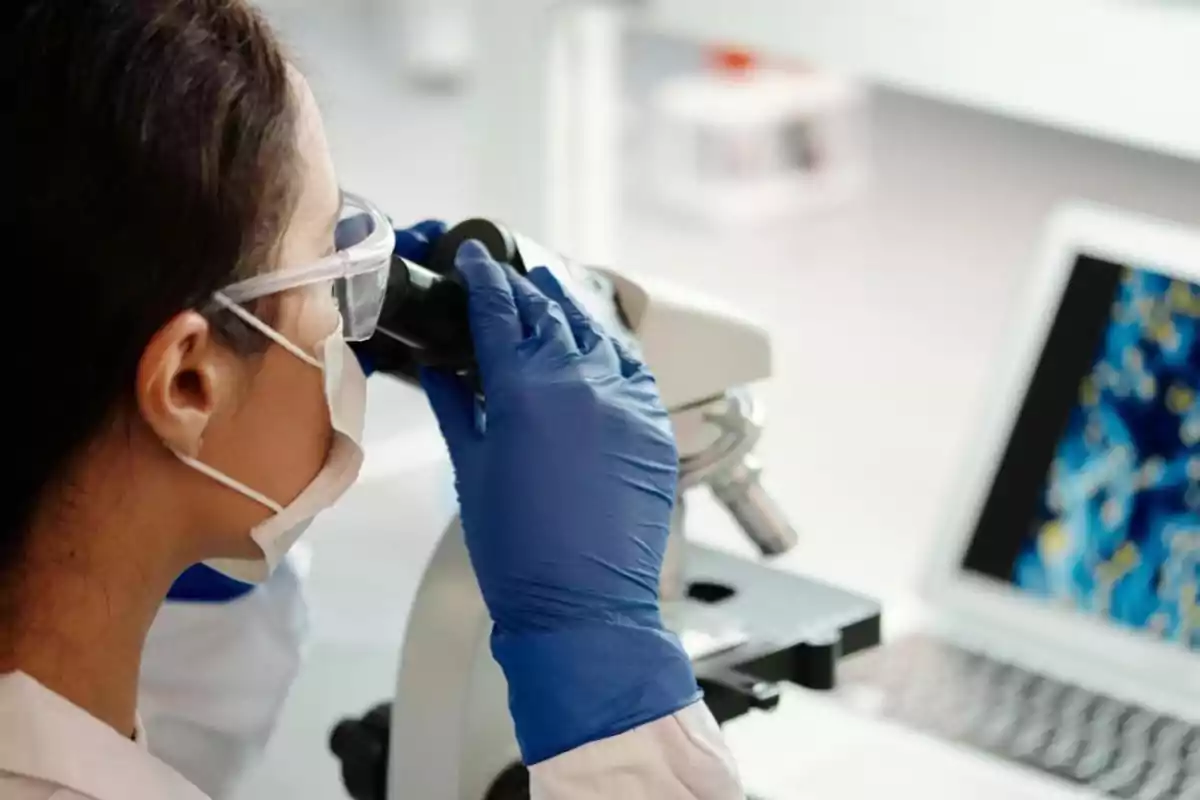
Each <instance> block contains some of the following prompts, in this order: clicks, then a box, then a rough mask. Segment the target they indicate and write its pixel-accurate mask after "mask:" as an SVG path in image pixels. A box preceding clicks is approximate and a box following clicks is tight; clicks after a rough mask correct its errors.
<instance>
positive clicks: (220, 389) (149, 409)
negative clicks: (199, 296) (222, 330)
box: [137, 310, 234, 457]
mask: <svg viewBox="0 0 1200 800" xmlns="http://www.w3.org/2000/svg"><path fill="white" fill-rule="evenodd" d="M230 368H231V364H230V362H229V357H228V354H227V353H225V352H223V350H222V348H221V347H220V346H218V344H217V342H216V340H215V338H214V331H213V329H212V326H211V325H210V324H209V322H208V320H206V319H205V318H204V317H203V316H202V315H201V314H199V313H198V312H196V311H190V310H189V311H183V312H181V313H179V314H177V315H176V316H175V317H173V318H172V319H171V320H170V321H169V322H167V324H166V325H164V326H163V327H162V328H160V329H159V330H158V332H157V333H156V334H154V336H153V338H151V340H150V343H149V344H148V345H147V346H146V349H145V350H144V351H142V357H141V359H140V360H139V361H138V370H137V402H138V410H139V411H140V412H141V415H142V418H143V419H144V420H145V421H146V424H147V425H149V426H150V428H151V429H152V430H153V431H154V432H155V433H156V434H157V435H158V437H159V438H160V439H161V440H162V441H163V443H164V444H166V445H167V446H168V447H170V448H171V449H172V450H175V451H176V452H178V453H180V454H182V455H187V456H193V457H195V456H197V455H198V454H199V453H200V445H201V443H202V442H203V441H204V432H205V430H206V429H207V427H208V425H209V423H210V422H211V421H212V419H213V416H214V415H215V414H216V412H217V409H218V407H219V406H220V403H221V399H222V398H223V397H225V396H227V395H228V394H229V390H230V389H231V386H232V383H233V380H234V376H233V375H231V374H230Z"/></svg>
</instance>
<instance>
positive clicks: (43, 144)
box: [0, 0, 741, 800]
mask: <svg viewBox="0 0 1200 800" xmlns="http://www.w3.org/2000/svg"><path fill="white" fill-rule="evenodd" d="M6 10H8V11H9V13H15V15H16V25H15V35H14V36H13V37H12V41H11V43H10V45H9V47H8V48H6V55H5V57H6V58H7V59H8V63H7V64H6V65H5V66H6V67H7V68H6V69H5V70H4V74H5V75H6V76H7V79H8V81H9V83H10V89H9V91H10V94H11V96H12V97H13V103H12V107H13V108H14V111H13V113H12V115H11V117H10V119H9V121H8V125H7V127H9V128H10V129H11V130H12V131H13V134H14V138H13V139H12V140H11V141H12V144H10V149H9V152H11V153H15V154H17V157H16V158H14V159H13V161H14V162H15V163H13V164H11V165H10V168H9V170H8V172H9V173H10V174H11V177H10V183H9V184H8V186H7V189H8V194H9V196H10V198H11V201H12V202H11V203H10V206H11V207H12V208H13V209H14V212H15V213H13V214H12V217H11V219H12V220H13V222H12V224H11V228H10V231H11V234H10V247H11V248H12V249H13V251H14V252H18V253H26V254H28V256H27V257H25V258H13V259H11V266H10V269H9V280H10V292H11V293H10V297H12V298H13V299H14V300H17V299H20V300H21V301H23V302H24V303H25V304H27V305H26V308H27V309H29V310H27V311H25V312H22V311H14V312H12V313H10V314H9V315H7V317H6V319H7V320H8V322H7V323H6V324H7V325H8V329H7V333H8V335H7V337H6V338H7V340H8V341H9V342H10V343H12V345H13V347H11V348H10V351H11V352H10V359H11V361H10V365H11V367H10V372H9V374H10V376H12V377H13V378H15V379H17V380H16V382H15V384H13V385H12V389H13V391H12V392H11V394H12V395H14V396H13V398H12V399H11V402H13V403H15V404H16V416H15V417H14V419H15V420H18V424H16V425H14V426H11V427H12V428H13V429H14V433H13V434H12V435H13V436H15V438H16V448H15V460H16V463H17V466H16V468H15V469H14V470H12V472H11V477H10V479H9V489H8V490H7V492H6V494H5V499H4V503H3V511H2V514H3V518H2V522H3V525H2V527H0V573H2V575H3V581H2V583H0V796H3V797H4V798H5V800H31V799H32V798H39V800H40V799H42V798H51V797H53V798H55V800H65V799H67V798H93V799H94V800H117V799H118V798H119V800H139V798H146V799H147V800H148V799H149V798H155V799H156V800H158V799H161V798H166V799H168V800H175V799H176V798H180V799H182V798H188V799H189V800H202V798H204V797H205V795H204V794H203V793H202V792H201V791H200V790H199V789H198V788H196V787H195V786H194V785H192V784H190V783H189V782H188V781H187V780H185V779H184V778H183V777H182V776H181V775H180V774H179V773H177V772H175V771H174V770H173V769H171V768H170V767H169V766H167V765H166V764H164V763H163V762H161V761H158V760H156V759H155V758H153V757H152V756H150V755H149V754H148V752H147V751H146V749H145V735H144V733H142V732H141V730H140V726H139V723H138V716H137V697H138V675H139V667H140V663H141V658H142V653H143V649H144V646H145V643H146V638H147V632H148V630H149V629H150V627H151V622H152V621H153V620H154V618H155V614H156V612H157V611H158V609H159V606H160V604H161V602H162V600H163V598H164V596H166V595H167V593H168V590H169V589H170V587H171V586H172V583H173V582H174V581H175V580H176V578H177V577H178V576H179V575H180V574H181V573H183V572H184V571H185V570H186V569H188V568H189V567H190V566H191V565H193V564H196V563H200V562H204V563H207V564H209V565H212V566H213V567H215V568H217V569H219V570H221V571H222V572H224V573H226V574H228V575H230V576H231V577H233V578H236V579H238V580H241V581H245V582H262V581H265V580H267V579H268V578H269V577H270V575H271V574H272V571H273V570H274V569H275V568H276V567H277V566H278V565H279V564H280V563H281V562H282V561H283V559H284V558H285V555H286V552H287V550H288V548H289V547H290V546H291V545H292V544H294V542H295V541H296V539H297V538H298V537H299V535H300V534H301V533H302V531H303V530H304V528H305V527H306V526H307V524H308V523H309V522H310V521H311V519H312V517H313V516H314V515H315V514H317V513H319V512H320V511H321V510H322V509H324V508H326V507H328V506H329V505H330V504H332V503H333V502H334V501H335V500H336V499H337V498H338V496H340V494H341V493H342V492H343V491H344V490H345V489H346V488H347V486H349V485H350V484H351V483H352V482H353V481H354V479H355V476H356V475H357V472H358V468H359V466H360V464H361V461H362V450H361V435H362V421H363V413H364V409H363V404H364V387H363V383H364V375H363V372H362V370H361V368H360V367H359V365H358V364H357V362H356V360H355V359H354V357H353V354H352V353H351V352H350V351H349V349H348V346H347V344H346V342H347V340H351V339H356V338H362V337H368V336H370V335H371V332H372V330H373V326H374V323H375V317H377V315H378V306H379V302H380V300H381V292H382V289H381V287H382V285H383V278H385V277H386V268H387V264H388V263H389V256H390V252H391V248H392V245H393V234H392V231H391V230H390V229H389V227H388V226H387V224H386V219H385V218H384V217H383V215H382V214H381V213H380V212H379V211H378V209H375V208H374V207H373V206H371V205H370V203H368V202H367V201H364V200H361V199H359V198H356V197H354V196H352V195H349V194H346V195H343V194H342V193H341V192H340V191H339V188H338V185H337V181H336V178H335V176H334V171H333V167H332V164H331V162H330V157H329V153H328V148H327V146H326V143H325V139H324V134H323V132H322V126H321V121H320V116H319V114H318V112H317V109H316V105H315V103H314V101H313V98H312V96H311V94H310V92H309V90H308V88H307V86H306V84H305V82H304V80H303V78H302V77H301V76H300V75H299V74H298V73H297V72H296V71H295V70H294V69H293V68H291V67H290V66H288V65H287V63H286V62H285V60H284V58H283V56H282V55H281V52H280V49H279V46H278V45H277V43H276V42H275V40H274V39H273V38H272V36H271V34H270V33H269V31H268V30H267V28H266V26H265V25H264V24H263V22H262V20H261V19H260V18H259V17H258V16H257V15H256V14H255V13H254V12H253V11H252V10H251V9H250V8H249V7H248V6H247V5H246V4H245V3H243V2H239V0H190V1H185V0H125V1H124V2H121V1H120V0H93V1H92V2H87V3H80V2H78V0H23V1H19V2H15V3H11V4H8V6H7V8H6ZM347 213H353V214H367V215H368V216H369V217H370V218H371V220H372V221H373V226H371V228H370V231H369V232H368V233H367V234H366V235H365V237H363V238H361V240H360V241H356V242H351V243H348V246H346V247H344V248H342V249H339V248H338V247H335V242H334V230H335V225H336V223H337V222H338V220H339V218H341V217H342V216H344V215H346V214H347ZM339 244H346V243H339ZM458 268H459V270H460V272H461V273H462V275H463V278H464V280H465V282H466V283H467V286H468V290H469V294H470V315H471V326H472V333H473V336H474V338H475V344H476V351H477V355H478V360H479V367H480V373H481V378H482V384H483V390H484V394H485V395H486V397H487V413H486V416H484V415H483V414H481V409H480V407H479V406H478V404H477V401H476V398H475V395H474V394H473V392H472V391H471V390H470V389H469V388H468V387H467V386H465V385H463V384H462V383H461V382H459V381H458V379H457V378H455V377H454V376H451V375H444V374H438V373H427V374H426V375H425V376H424V382H425V385H426V389H427V391H428V393H429V395H430V401H431V403H432V405H433V408H434V410H435V412H436V414H437V417H438V419H439V423H440V424H441V427H442V432H443V434H444V436H445V438H446V440H447V444H448V447H449V450H450V455H451V460H452V461H453V463H454V466H455V472H456V477H457V488H458V492H459V499H460V505H461V511H462V518H463V521H464V528H465V533H466V539H467V545H468V549H469V551H470V554H471V558H472V563H473V565H474V567H475V570H476V574H477V577H478V579H479V581H480V585H481V588H482V590H483V595H484V599H485V601H486V603H487V605H488V609H489V611H490V613H491V615H492V618H493V621H494V632H493V637H492V648H493V653H494V655H495V657H496V659H497V661H498V662H499V663H500V665H501V667H502V668H503V669H504V672H505V675H506V678H507V680H508V683H509V689H510V706H511V709H512V714H513V718H514V722H515V725H516V730H517V734H518V739H519V741H520V744H521V747H522V752H523V754H524V757H525V760H526V762H527V763H528V764H530V765H531V775H532V781H533V784H534V793H535V796H540V797H546V798H566V797H570V798H595V797H610V796H612V797H616V796H621V797H625V798H635V797H646V798H649V797H654V798H672V797H678V798H683V797H706V798H707V797H711V798H729V797H736V796H740V794H741V793H740V789H739V788H738V785H737V779H736V776H735V774H734V771H733V768H732V766H730V762H729V758H728V755H727V753H726V751H725V750H724V748H723V745H722V744H721V741H720V735H719V733H718V732H717V731H716V729H715V726H714V725H713V724H712V720H711V717H709V716H708V714H707V712H706V711H705V710H704V708H703V705H702V704H700V703H699V702H698V700H699V697H698V692H697V689H696V684H695V679H694V677H693V675H692V673H691V668H690V663H689V661H688V659H687V657H686V655H685V654H684V652H683V650H682V648H681V647H680V645H679V643H678V641H677V640H676V639H675V638H674V637H673V636H671V635H670V634H668V633H666V632H665V631H664V630H663V626H662V622H661V619H660V616H659V611H658V605H657V592H656V589H657V580H658V574H659V570H660V568H661V563H662V552H663V548H664V547H665V540H666V532H667V529H668V525H669V518H670V513H671V506H672V502H673V497H674V489H675V477H676V475H675V472H676V463H675V462H676V453H675V450H674V444H673V440H672V438H671V436H670V430H669V427H668V425H667V421H666V417H665V414H664V412H663V410H662V408H661V406H660V404H659V402H658V397H657V392H656V391H655V387H654V383H653V380H652V378H650V376H649V375H648V374H647V373H646V371H645V369H644V368H643V367H642V366H641V365H640V364H638V363H637V362H636V361H635V360H634V359H632V358H631V357H629V355H628V354H626V353H624V352H622V351H621V350H620V349H619V348H618V347H617V346H616V345H615V344H614V343H613V342H612V341H611V340H610V339H609V338H608V337H607V336H605V335H604V334H603V333H602V332H601V331H599V330H598V329H597V328H596V327H595V326H594V325H593V324H592V323H591V321H590V320H589V319H587V318H586V317H585V316H584V315H583V314H582V313H581V312H580V311H579V310H578V308H577V307H576V306H575V305H574V303H573V302H572V301H571V300H570V299H569V298H568V297H566V296H565V294H564V293H563V292H562V290H561V288H560V287H559V286H558V285H557V284H556V283H555V282H554V280H553V278H551V277H550V276H549V274H548V273H546V272H545V271H544V270H535V272H534V275H533V278H532V279H531V280H525V279H523V278H520V277H518V276H517V275H516V274H515V273H514V272H512V270H511V269H506V268H503V267H502V266H501V265H497V264H495V263H494V262H492V261H491V260H490V259H489V258H488V257H487V254H486V253H485V252H484V251H483V249H482V248H481V247H479V246H477V245H475V244H473V243H471V244H468V245H466V246H464V248H463V250H462V252H460V254H459V259H458ZM14 284H15V285H14ZM32 304H36V306H34V307H35V308H36V311H33V310H32V308H31V307H30V306H31V305H32ZM26 314H28V316H25V315H26ZM18 320H23V321H20V322H19V321H18ZM31 323H32V324H31ZM37 323H41V324H43V325H44V327H43V328H41V329H37V328H35V327H34V326H35V325H36V324H37ZM13 362H15V363H13ZM10 452H12V451H10ZM531 474H536V476H537V481H531V480H529V477H530V475H531ZM419 744H420V743H413V746H418V745H419Z"/></svg>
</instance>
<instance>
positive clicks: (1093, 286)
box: [964, 256, 1200, 652]
mask: <svg viewBox="0 0 1200 800" xmlns="http://www.w3.org/2000/svg"><path fill="white" fill-rule="evenodd" d="M964 567H965V568H966V569H967V570H969V571H972V572H974V573H977V574H982V575H984V576H987V577H989V578H992V579H994V580H997V581H1002V582H1004V583H1006V584H1009V585H1011V586H1012V587H1013V588H1014V589H1015V590H1016V591H1019V592H1022V593H1026V594H1029V595H1032V596H1036V597H1039V598H1044V599H1045V600H1046V601H1047V602H1049V603H1054V604H1059V605H1062V606H1066V607H1068V608H1071V609H1074V610H1077V611H1080V612H1083V613H1087V614H1092V615H1097V616H1100V617H1101V618H1103V619H1105V620H1106V621H1109V622H1112V623H1113V624H1119V625H1124V626H1128V627H1131V628H1135V629H1138V630H1140V631H1143V632H1145V633H1146V634H1147V635H1150V636H1153V637H1155V638H1158V639H1162V640H1165V641H1168V642H1171V643H1173V644H1175V645H1178V646H1180V647H1184V648H1187V649H1189V650H1191V651H1193V652H1196V651H1200V608H1198V605H1197V586H1198V585H1200V285H1197V284H1194V283H1188V282H1185V281H1181V280H1173V279H1171V278H1169V277H1166V276H1164V275H1163V274H1161V273H1158V272H1155V271H1154V270H1153V268H1151V267H1143V266H1140V265H1126V264H1114V263H1110V262H1108V261H1104V260H1101V259H1098V258H1093V257H1090V256H1081V257H1079V258H1078V259H1077V261H1076V263H1075V266H1074V269H1073V272H1072V275H1071V277H1070V280H1069V282H1068V284H1067V287H1066V290H1065V293H1064V295H1063V300H1062V303H1061V305H1060V307H1059V310H1058V315H1057V317H1056V319H1055V321H1054V323H1053V325H1052V326H1051V330H1050V334H1049V337H1048V339H1047V341H1046V345H1045V347H1044V349H1043V351H1042V355H1041V360H1040V361H1039V363H1038V365H1037V368H1036V370H1035V373H1034V376H1033V380H1032V382H1031V383H1030V386H1029V389H1028V391H1027V393H1026V396H1025V401H1024V404H1023V406H1022V408H1021V411H1020V413H1019V415H1018V417H1017V421H1016V424H1015V427H1014V429H1013V433H1012V436H1011V437H1010V439H1009V442H1008V448H1007V451H1006V452H1005V454H1004V456H1003V459H1002V460H1001V463H1000V468H999V470H998V472H997V475H996V479H995V481H994V482H993V484H992V487H991V493H990V496H989V497H988V499H987V501H986V503H985V505H984V509H983V513H982V514H981V516H980V518H979V521H978V523H977V525H976V529H975V532H974V536H973V537H972V540H971V543H970V546H969V547H968V549H967V553H966V556H965V560H964Z"/></svg>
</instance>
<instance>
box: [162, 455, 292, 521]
mask: <svg viewBox="0 0 1200 800" xmlns="http://www.w3.org/2000/svg"><path fill="white" fill-rule="evenodd" d="M175 457H176V458H178V459H179V460H180V461H182V462H183V463H184V464H187V465H188V466H189V467H191V468H192V469H194V470H196V471H197V472H199V473H202V474H204V475H207V476H208V477H210V478H212V479H213V480H214V481H216V482H217V483H220V484H223V485H225V486H228V487H229V488H230V489H233V490H234V491H235V492H238V493H240V494H244V495H245V496H246V497H249V498H250V499H251V500H253V501H255V502H256V503H261V504H262V505H264V506H266V507H267V508H269V509H271V510H272V511H274V512H275V513H276V514H279V513H281V512H282V511H283V506H281V505H279V503H276V502H275V501H274V500H272V499H271V498H269V497H267V496H266V495H265V494H263V493H262V492H256V491H255V490H253V489H251V488H250V487H249V486H246V485H245V484H243V483H241V482H239V481H235V480H234V479H233V478H231V477H229V476H228V475H226V474H225V473H224V472H221V471H220V470H216V469H213V468H212V467H210V466H209V465H208V464H205V463H204V462H203V461H197V460H196V459H194V458H192V457H191V456H185V455H183V454H182V453H175Z"/></svg>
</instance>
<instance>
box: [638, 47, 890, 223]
mask: <svg viewBox="0 0 1200 800" xmlns="http://www.w3.org/2000/svg"><path fill="white" fill-rule="evenodd" d="M865 115H866V98H865V93H864V91H863V90H862V89H861V88H860V87H859V86H858V85H857V84H856V83H855V82H854V81H852V80H849V79H847V78H844V77H841V76H839V75H835V74H831V73H827V72H824V71H820V70H815V69H807V68H803V67H789V66H785V65H776V64H771V63H763V62H760V61H759V59H758V58H757V57H756V56H755V55H754V54H752V53H749V52H745V51H740V50H733V49H717V50H714V51H713V52H712V53H711V54H710V58H709V63H708V66H707V68H704V69H700V70H696V71H692V72H687V73H684V74H680V75H676V76H672V77H669V78H667V79H665V80H663V81H662V83H661V84H660V85H659V86H657V87H656V88H655V89H654V91H653V92H652V94H651V95H650V98H649V101H648V108H647V113H646V116H645V120H646V126H647V131H646V134H647V147H646V152H645V159H646V168H645V169H644V170H642V174H643V175H644V176H645V179H646V186H645V190H646V191H647V192H648V193H649V194H650V195H651V196H652V197H653V198H654V199H655V200H656V201H657V202H658V203H660V204H662V205H663V206H665V207H666V208H667V209H669V210H674V211H681V212H684V213H685V214H686V215H688V216H692V217H696V218H699V219H702V220H703V221H705V222H707V223H710V224H712V225H716V226H730V225H734V226H737V225H748V224H749V225H753V224H758V223H770V222H775V221H778V220H781V219H787V218H795V217H796V216H797V215H801V214H804V213H805V212H807V211H811V210H815V209H820V208H825V207H829V206H832V205H836V204H838V203H840V202H843V201H845V200H847V199H849V198H851V197H853V196H854V195H855V194H856V193H857V192H858V191H859V190H860V189H861V188H862V186H863V185H864V183H865V182H866V179H867V173H868V170H867V167H868V147H867V137H866V131H867V125H866V120H865Z"/></svg>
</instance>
